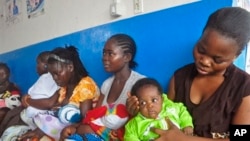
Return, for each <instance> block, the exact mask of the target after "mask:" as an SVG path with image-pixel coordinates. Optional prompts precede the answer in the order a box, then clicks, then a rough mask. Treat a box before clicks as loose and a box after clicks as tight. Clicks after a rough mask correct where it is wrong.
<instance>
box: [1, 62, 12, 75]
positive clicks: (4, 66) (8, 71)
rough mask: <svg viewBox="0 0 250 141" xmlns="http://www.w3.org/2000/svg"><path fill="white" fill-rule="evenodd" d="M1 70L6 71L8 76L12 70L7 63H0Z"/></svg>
mask: <svg viewBox="0 0 250 141" xmlns="http://www.w3.org/2000/svg"><path fill="white" fill-rule="evenodd" d="M0 68H2V69H4V70H5V71H6V73H7V74H10V68H9V66H8V65H7V64H6V63H3V62H0Z"/></svg>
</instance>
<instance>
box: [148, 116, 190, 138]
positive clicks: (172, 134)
mask: <svg viewBox="0 0 250 141" xmlns="http://www.w3.org/2000/svg"><path fill="white" fill-rule="evenodd" d="M166 121H167V123H168V126H169V129H168V130H162V129H157V128H152V129H151V130H152V131H153V132H154V133H156V134H158V135H159V138H157V139H156V140H155V141H185V137H186V135H185V134H184V133H183V132H182V131H181V130H180V129H179V128H177V127H176V126H175V125H174V124H173V123H172V122H171V121H170V120H169V119H168V118H167V119H166Z"/></svg>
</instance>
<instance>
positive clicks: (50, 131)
mask: <svg viewBox="0 0 250 141" xmlns="http://www.w3.org/2000/svg"><path fill="white" fill-rule="evenodd" d="M60 95H61V97H60V99H59V101H62V100H63V99H64V98H65V95H66V88H64V87H63V88H61V89H60ZM99 95H100V92H99V89H98V86H97V85H96V83H95V82H94V81H93V80H92V79H91V78H90V77H84V78H82V80H81V81H80V82H79V83H78V85H77V86H76V87H75V89H74V91H73V94H72V96H71V97H70V99H69V104H72V105H75V106H76V107H77V108H78V109H79V106H80V102H83V101H84V100H87V99H93V100H96V99H98V97H99ZM57 113H58V112H55V111H48V112H46V113H45V114H38V115H36V116H35V117H34V122H35V123H36V125H37V126H38V128H40V129H41V130H42V131H43V132H44V133H45V134H47V135H48V136H50V137H52V138H54V139H55V140H59V138H60V133H61V130H62V129H63V128H64V127H66V126H68V125H70V124H72V123H71V122H68V123H63V122H61V120H60V118H58V115H57ZM65 113H67V112H65ZM60 116H62V115H60Z"/></svg>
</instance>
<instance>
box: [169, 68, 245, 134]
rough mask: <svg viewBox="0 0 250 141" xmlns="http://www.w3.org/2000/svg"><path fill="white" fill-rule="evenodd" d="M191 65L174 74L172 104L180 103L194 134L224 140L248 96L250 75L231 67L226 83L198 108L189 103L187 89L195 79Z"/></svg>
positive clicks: (198, 105) (188, 89)
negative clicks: (188, 116) (191, 121)
mask: <svg viewBox="0 0 250 141" xmlns="http://www.w3.org/2000/svg"><path fill="white" fill-rule="evenodd" d="M197 73H198V72H197V70H196V68H195V65H194V64H189V65H186V66H184V67H182V68H180V69H178V70H177V71H176V72H175V74H174V77H175V100H174V101H176V102H183V103H184V104H185V105H186V106H187V108H188V111H189V112H190V114H191V115H192V117H193V122H194V134H195V135H197V136H202V137H209V138H227V137H228V136H229V125H230V123H231V120H232V117H233V115H234V114H235V111H236V110H237V108H238V107H239V105H240V103H241V101H242V98H243V97H245V96H247V95H250V75H249V74H247V73H246V72H244V71H242V70H240V69H238V68H237V67H236V66H234V65H231V66H230V67H229V68H228V69H227V71H226V72H225V74H224V77H225V80H224V82H223V83H222V84H221V86H220V87H219V88H218V89H217V90H216V91H215V93H214V94H213V95H212V96H211V97H210V98H209V99H207V100H206V101H204V102H203V103H201V104H194V103H192V102H191V100H190V88H191V84H192V81H193V79H194V77H195V76H196V75H197Z"/></svg>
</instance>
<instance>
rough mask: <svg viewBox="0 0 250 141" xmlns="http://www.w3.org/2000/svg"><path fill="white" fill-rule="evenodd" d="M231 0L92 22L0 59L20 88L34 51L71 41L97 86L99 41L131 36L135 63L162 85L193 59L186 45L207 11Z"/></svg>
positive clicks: (29, 74) (29, 78)
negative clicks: (115, 20) (78, 29)
mask: <svg viewBox="0 0 250 141" xmlns="http://www.w3.org/2000/svg"><path fill="white" fill-rule="evenodd" d="M231 5H232V1H231V0H220V1H217V0H203V1H199V2H195V3H191V4H187V5H182V6H178V7H173V8H169V9H165V10H160V11H157V12H153V13H149V14H145V15H140V16H136V17H133V18H129V19H125V20H121V21H117V22H113V23H109V24H105V25H101V26H97V27H93V28H90V29H86V30H83V31H79V32H76V33H72V34H69V35H65V36H62V37H59V38H55V39H51V40H48V41H44V42H41V43H38V44H34V45H30V46H27V47H24V48H21V49H19V50H14V51H12V52H9V53H5V54H1V55H0V61H3V62H7V63H8V64H9V66H10V68H11V72H12V75H11V80H12V81H14V82H16V83H17V84H18V85H19V86H20V88H21V89H22V92H23V93H26V92H27V90H28V88H29V87H30V86H31V85H32V84H33V83H34V82H35V81H36V79H37V77H38V76H37V74H36V71H35V64H36V62H35V59H36V56H37V55H38V53H39V52H41V51H43V50H51V49H53V48H54V47H57V46H65V45H75V46H76V47H78V49H79V52H80V56H81V59H82V61H83V63H84V64H85V66H86V68H87V69H88V71H89V73H90V75H91V76H92V77H93V78H94V79H95V80H96V82H97V83H98V85H99V86H101V83H102V82H103V80H104V79H106V78H107V77H108V76H109V75H110V74H107V73H106V72H105V71H104V69H103V66H102V62H101V57H102V49H103V45H104V43H105V41H106V40H107V38H109V37H110V36H111V35H113V34H115V33H126V34H129V35H131V36H132V37H133V38H134V39H135V41H136V42H137V46H138V52H137V56H136V58H135V59H136V62H137V63H138V64H139V66H138V67H137V68H136V70H137V71H139V72H140V73H142V74H145V75H147V76H149V77H154V78H156V79H158V80H159V82H160V83H161V85H162V87H163V88H164V90H167V85H168V81H169V79H170V77H171V76H172V74H173V72H174V71H175V70H176V69H177V68H179V67H181V66H183V65H185V64H187V63H190V62H192V61H193V56H192V49H193V46H194V44H195V42H196V41H197V40H198V38H199V37H200V35H201V32H202V29H203V26H204V25H205V23H206V20H207V17H208V16H209V14H210V13H212V12H214V11H215V10H217V9H218V8H221V7H224V6H231Z"/></svg>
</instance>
